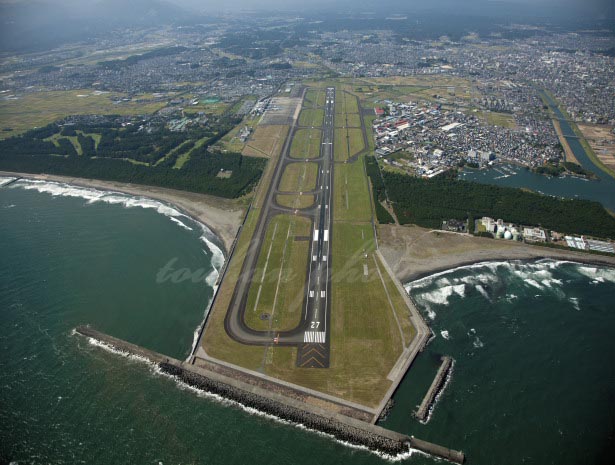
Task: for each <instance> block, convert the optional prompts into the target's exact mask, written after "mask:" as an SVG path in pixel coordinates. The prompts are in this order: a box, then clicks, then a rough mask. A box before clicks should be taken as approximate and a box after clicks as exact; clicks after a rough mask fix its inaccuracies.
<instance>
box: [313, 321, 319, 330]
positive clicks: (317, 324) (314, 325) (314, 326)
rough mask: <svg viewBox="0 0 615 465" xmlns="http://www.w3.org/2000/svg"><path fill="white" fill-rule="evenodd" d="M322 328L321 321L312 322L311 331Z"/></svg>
mask: <svg viewBox="0 0 615 465" xmlns="http://www.w3.org/2000/svg"><path fill="white" fill-rule="evenodd" d="M319 326H320V321H312V328H311V329H316V328H318V327H319Z"/></svg>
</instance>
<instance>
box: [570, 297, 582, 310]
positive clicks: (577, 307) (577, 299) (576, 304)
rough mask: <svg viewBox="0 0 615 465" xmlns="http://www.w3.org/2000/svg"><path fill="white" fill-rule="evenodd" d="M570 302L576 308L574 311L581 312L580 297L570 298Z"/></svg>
mask: <svg viewBox="0 0 615 465" xmlns="http://www.w3.org/2000/svg"><path fill="white" fill-rule="evenodd" d="M570 302H572V306H573V307H574V309H575V310H576V311H578V312H580V311H581V306H580V305H579V298H578V297H570Z"/></svg>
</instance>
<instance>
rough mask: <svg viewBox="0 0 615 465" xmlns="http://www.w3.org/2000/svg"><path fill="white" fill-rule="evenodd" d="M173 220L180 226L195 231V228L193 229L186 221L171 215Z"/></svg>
mask: <svg viewBox="0 0 615 465" xmlns="http://www.w3.org/2000/svg"><path fill="white" fill-rule="evenodd" d="M171 221H173V223H175V224H176V225H178V226H179V227H180V228H184V229H185V230H186V231H194V229H192V228H191V227H190V226H186V225H185V224H184V223H182V222H181V220H178V219H177V218H176V217H174V216H172V217H171Z"/></svg>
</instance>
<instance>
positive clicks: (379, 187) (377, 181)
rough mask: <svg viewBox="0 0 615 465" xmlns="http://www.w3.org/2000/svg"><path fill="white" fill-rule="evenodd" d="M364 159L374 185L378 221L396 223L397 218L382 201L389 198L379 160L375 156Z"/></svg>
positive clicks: (368, 174)
mask: <svg viewBox="0 0 615 465" xmlns="http://www.w3.org/2000/svg"><path fill="white" fill-rule="evenodd" d="M364 161H365V169H366V171H367V176H369V179H370V182H371V185H372V192H373V196H374V209H375V210H376V218H377V219H378V223H380V224H390V223H395V220H394V219H393V217H392V216H391V214H390V213H389V212H388V210H387V209H386V208H384V206H383V205H382V202H385V201H386V200H387V198H386V190H385V187H384V181H383V179H382V174H381V173H380V168H378V162H377V161H376V159H375V158H374V157H365V159H364Z"/></svg>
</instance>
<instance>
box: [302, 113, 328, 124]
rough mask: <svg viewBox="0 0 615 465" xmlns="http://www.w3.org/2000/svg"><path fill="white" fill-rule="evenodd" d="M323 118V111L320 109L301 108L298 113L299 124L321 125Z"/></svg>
mask: <svg viewBox="0 0 615 465" xmlns="http://www.w3.org/2000/svg"><path fill="white" fill-rule="evenodd" d="M324 119H325V111H324V110H321V109H306V110H302V111H301V114H300V115H299V126H308V127H321V126H322V123H323V121H324Z"/></svg>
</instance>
